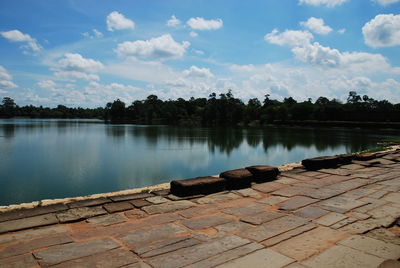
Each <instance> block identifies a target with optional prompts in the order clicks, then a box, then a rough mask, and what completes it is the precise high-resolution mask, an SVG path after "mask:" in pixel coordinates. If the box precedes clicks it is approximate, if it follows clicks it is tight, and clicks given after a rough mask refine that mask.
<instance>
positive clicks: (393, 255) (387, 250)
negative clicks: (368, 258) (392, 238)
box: [339, 235, 400, 260]
mask: <svg viewBox="0 0 400 268" xmlns="http://www.w3.org/2000/svg"><path fill="white" fill-rule="evenodd" d="M339 244H340V245H343V246H346V247H350V248H353V249H357V250H359V251H363V252H365V253H368V254H371V255H375V256H377V257H381V258H384V259H395V260H397V259H399V258H400V246H398V245H395V244H392V243H388V242H384V241H380V240H377V239H374V238H370V237H367V236H360V235H354V236H351V237H349V238H347V239H346V240H343V241H340V242H339Z"/></svg>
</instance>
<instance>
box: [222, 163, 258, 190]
mask: <svg viewBox="0 0 400 268" xmlns="http://www.w3.org/2000/svg"><path fill="white" fill-rule="evenodd" d="M219 177H220V178H224V179H225V180H226V189H230V190H232V189H242V188H248V187H250V186H251V182H252V181H254V176H253V174H251V172H250V171H248V170H247V169H245V168H241V169H234V170H228V171H225V172H222V173H221V174H219Z"/></svg>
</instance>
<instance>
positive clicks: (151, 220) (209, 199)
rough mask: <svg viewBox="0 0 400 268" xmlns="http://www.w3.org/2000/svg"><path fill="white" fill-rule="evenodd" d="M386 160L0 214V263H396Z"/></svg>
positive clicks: (396, 191)
mask: <svg viewBox="0 0 400 268" xmlns="http://www.w3.org/2000/svg"><path fill="white" fill-rule="evenodd" d="M382 156H383V155H381V156H379V157H382ZM393 159H400V150H399V151H397V152H395V153H393V156H391V158H390V159H386V158H385V159H384V160H385V161H383V160H382V159H372V161H368V162H367V161H353V163H350V164H348V165H346V166H341V167H339V168H336V169H322V170H318V171H305V169H303V168H296V169H293V170H290V171H282V172H281V175H279V176H278V178H277V180H275V181H273V182H266V183H253V184H252V186H251V187H250V188H245V189H241V190H230V191H224V192H220V193H215V194H210V195H198V196H189V197H185V198H180V197H174V196H173V195H171V194H170V193H169V190H168V189H166V190H161V191H159V192H153V193H145V192H143V193H138V194H129V195H120V196H114V197H107V198H105V197H104V198H97V199H91V200H80V201H74V202H69V203H66V204H56V205H50V206H46V207H38V208H34V209H24V210H19V211H14V212H7V213H3V214H0V267H35V268H37V267H39V266H40V267H47V266H55V267H125V268H151V267H153V268H154V267H174V268H175V267H200V268H201V267H264V266H265V264H268V267H285V268H314V267H328V268H329V267H352V268H353V267H355V268H357V267H360V268H361V267H362V268H364V267H377V266H378V265H379V264H380V263H382V262H383V261H384V260H389V259H397V258H399V257H400V256H399V254H400V238H399V237H400V225H399V222H400V221H399V219H400V202H399V197H400V163H399V162H396V163H391V162H388V161H387V160H389V161H392V162H394V160H393Z"/></svg>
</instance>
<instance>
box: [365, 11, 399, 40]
mask: <svg viewBox="0 0 400 268" xmlns="http://www.w3.org/2000/svg"><path fill="white" fill-rule="evenodd" d="M362 32H363V35H364V41H365V43H366V44H367V45H368V46H371V47H391V46H397V45H400V15H393V14H380V15H377V16H376V17H375V18H374V19H372V20H371V21H369V22H367V23H366V24H365V25H364V27H363V28H362Z"/></svg>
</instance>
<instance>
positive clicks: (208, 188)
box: [170, 177, 226, 196]
mask: <svg viewBox="0 0 400 268" xmlns="http://www.w3.org/2000/svg"><path fill="white" fill-rule="evenodd" d="M225 188H226V181H225V179H223V178H216V177H197V178H192V179H186V180H173V181H171V190H170V192H171V194H173V195H176V196H191V195H199V194H211V193H216V192H221V191H224V190H225Z"/></svg>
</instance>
